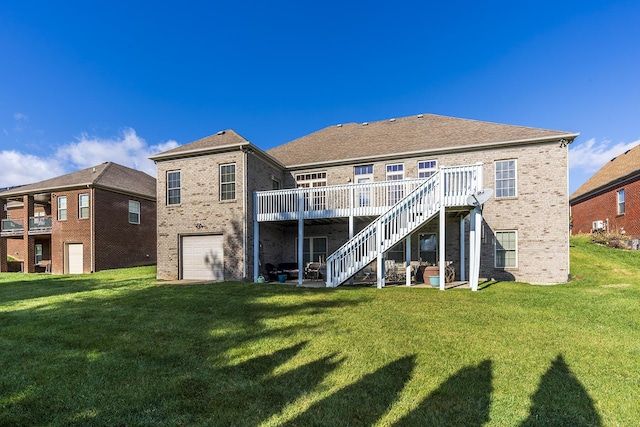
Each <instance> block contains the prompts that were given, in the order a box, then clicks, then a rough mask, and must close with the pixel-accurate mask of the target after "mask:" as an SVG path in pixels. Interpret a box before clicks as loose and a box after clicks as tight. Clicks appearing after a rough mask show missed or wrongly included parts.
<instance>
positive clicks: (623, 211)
mask: <svg viewBox="0 0 640 427" xmlns="http://www.w3.org/2000/svg"><path fill="white" fill-rule="evenodd" d="M569 202H570V204H571V218H572V221H573V227H572V233H573V234H580V233H591V232H593V231H604V232H610V233H620V234H626V235H627V236H632V237H635V238H638V237H640V145H637V146H635V147H634V148H632V149H630V150H628V151H626V152H625V153H623V154H620V155H619V156H617V157H615V158H613V159H611V161H609V162H607V164H605V165H604V166H603V167H602V168H601V169H600V170H599V171H598V172H596V173H595V174H594V175H593V176H592V177H591V178H589V179H588V180H587V181H586V182H585V183H584V184H582V186H580V188H578V189H577V190H576V191H575V192H574V193H573V194H572V195H571V197H570V199H569Z"/></svg>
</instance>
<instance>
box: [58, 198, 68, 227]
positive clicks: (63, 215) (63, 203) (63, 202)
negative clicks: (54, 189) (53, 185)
mask: <svg viewBox="0 0 640 427" xmlns="http://www.w3.org/2000/svg"><path fill="white" fill-rule="evenodd" d="M66 219H67V196H60V197H58V221H65V220H66Z"/></svg>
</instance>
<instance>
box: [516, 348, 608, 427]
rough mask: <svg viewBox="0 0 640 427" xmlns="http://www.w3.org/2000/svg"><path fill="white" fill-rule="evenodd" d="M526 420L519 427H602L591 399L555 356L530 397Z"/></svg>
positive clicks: (559, 357) (560, 359) (565, 365)
mask: <svg viewBox="0 0 640 427" xmlns="http://www.w3.org/2000/svg"><path fill="white" fill-rule="evenodd" d="M531 401H532V404H531V408H530V409H529V417H528V418H527V419H526V420H525V421H523V422H522V423H521V424H520V427H542V426H585V427H586V426H592V427H599V426H602V420H601V419H600V415H599V414H598V412H597V411H596V409H595V407H594V404H593V400H592V399H591V397H590V396H589V394H588V393H587V391H586V390H585V388H584V387H583V386H582V384H581V383H580V381H579V380H578V378H576V376H575V375H574V374H573V372H571V370H570V369H569V366H568V365H567V363H566V362H565V361H564V358H563V357H562V355H558V357H556V359H555V360H554V361H553V362H552V363H551V366H550V367H549V369H548V370H547V372H545V374H544V375H543V376H542V378H541V379H540V384H539V385H538V390H536V392H535V393H534V394H533V396H531Z"/></svg>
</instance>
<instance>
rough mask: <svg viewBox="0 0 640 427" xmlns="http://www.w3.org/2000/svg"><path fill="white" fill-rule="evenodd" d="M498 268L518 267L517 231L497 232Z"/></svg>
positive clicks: (496, 257)
mask: <svg viewBox="0 0 640 427" xmlns="http://www.w3.org/2000/svg"><path fill="white" fill-rule="evenodd" d="M495 260H496V262H495V265H496V268H516V267H517V266H518V235H517V233H516V231H514V230H511V231H496V241H495Z"/></svg>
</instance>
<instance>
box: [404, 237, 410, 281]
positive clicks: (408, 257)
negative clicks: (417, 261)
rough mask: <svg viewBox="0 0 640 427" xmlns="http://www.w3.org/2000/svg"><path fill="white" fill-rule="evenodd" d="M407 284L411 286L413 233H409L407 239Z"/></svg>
mask: <svg viewBox="0 0 640 427" xmlns="http://www.w3.org/2000/svg"><path fill="white" fill-rule="evenodd" d="M404 244H405V248H404V249H405V253H406V260H405V265H404V266H405V284H406V285H407V286H411V235H408V236H407V238H406V239H405V243H404Z"/></svg>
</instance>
